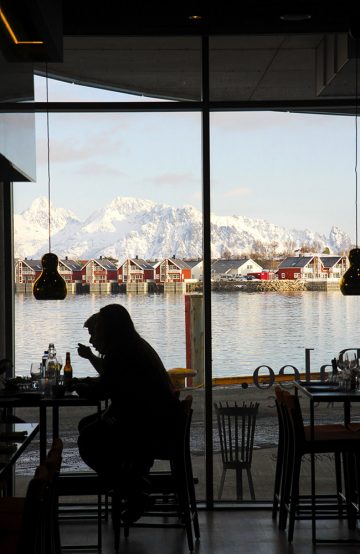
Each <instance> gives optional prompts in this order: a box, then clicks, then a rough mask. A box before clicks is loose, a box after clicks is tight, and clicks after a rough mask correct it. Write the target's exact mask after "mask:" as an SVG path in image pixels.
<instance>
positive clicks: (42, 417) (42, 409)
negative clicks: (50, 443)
mask: <svg viewBox="0 0 360 554" xmlns="http://www.w3.org/2000/svg"><path fill="white" fill-rule="evenodd" d="M46 433H47V430H46V406H42V405H40V462H42V461H43V460H45V458H46Z"/></svg>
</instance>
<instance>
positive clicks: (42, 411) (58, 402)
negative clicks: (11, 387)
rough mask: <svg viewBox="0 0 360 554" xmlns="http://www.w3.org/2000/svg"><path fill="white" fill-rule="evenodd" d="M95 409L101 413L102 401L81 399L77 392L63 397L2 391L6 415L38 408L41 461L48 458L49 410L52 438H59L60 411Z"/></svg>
mask: <svg viewBox="0 0 360 554" xmlns="http://www.w3.org/2000/svg"><path fill="white" fill-rule="evenodd" d="M80 406H90V407H94V408H95V410H96V411H97V413H98V414H99V415H100V413H101V400H98V399H88V398H82V397H80V396H79V395H78V394H77V393H76V392H69V393H65V394H64V395H63V396H61V397H59V398H58V397H55V396H53V395H48V394H44V393H43V392H39V391H29V390H18V391H0V409H3V410H4V411H5V417H6V414H11V413H12V410H13V409H14V408H25V407H31V408H38V409H39V432H40V461H43V460H44V459H45V458H46V453H47V447H48V443H47V439H48V417H47V412H48V409H51V411H52V438H53V439H54V438H56V437H59V425H60V422H59V409H60V408H61V407H63V408H66V409H68V410H71V409H74V408H77V407H80Z"/></svg>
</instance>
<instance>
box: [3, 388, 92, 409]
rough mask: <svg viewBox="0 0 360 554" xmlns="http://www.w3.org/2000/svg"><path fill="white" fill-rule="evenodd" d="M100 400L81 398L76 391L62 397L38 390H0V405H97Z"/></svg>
mask: <svg viewBox="0 0 360 554" xmlns="http://www.w3.org/2000/svg"><path fill="white" fill-rule="evenodd" d="M100 402H101V401H100V400H97V399H92V400H89V399H88V398H81V397H80V396H78V395H77V394H76V393H71V394H68V395H65V396H63V397H62V398H54V397H52V396H46V395H44V394H43V393H41V392H38V391H21V390H19V391H4V390H2V391H0V407H4V408H9V407H10V408H11V407H14V408H18V407H24V406H29V407H36V406H40V407H41V406H45V407H46V406H49V407H51V406H53V407H56V406H98V405H99V404H100Z"/></svg>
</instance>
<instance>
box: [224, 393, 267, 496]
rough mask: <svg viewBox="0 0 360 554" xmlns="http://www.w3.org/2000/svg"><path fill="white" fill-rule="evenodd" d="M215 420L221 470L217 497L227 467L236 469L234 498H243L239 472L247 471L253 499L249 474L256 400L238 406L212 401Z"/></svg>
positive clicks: (240, 473)
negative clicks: (218, 438)
mask: <svg viewBox="0 0 360 554" xmlns="http://www.w3.org/2000/svg"><path fill="white" fill-rule="evenodd" d="M214 408H215V414H216V418H217V423H218V430H219V437H220V448H221V458H222V464H223V470H222V474H221V479H220V485H219V492H218V498H219V500H220V499H221V496H222V493H223V489H224V483H225V476H226V472H227V470H228V469H232V470H234V471H235V472H236V498H237V500H243V482H242V473H243V471H246V474H247V478H248V483H249V490H250V496H251V499H252V500H255V490H254V484H253V480H252V475H251V463H252V453H253V447H254V435H255V425H256V416H257V412H258V408H259V404H258V403H255V404H254V403H250V405H248V406H246V405H245V403H244V404H243V405H242V406H238V405H237V403H236V402H235V403H234V404H233V405H230V404H229V403H228V402H227V403H226V405H222V403H221V402H219V404H217V403H216V402H215V403H214Z"/></svg>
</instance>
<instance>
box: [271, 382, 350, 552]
mask: <svg viewBox="0 0 360 554" xmlns="http://www.w3.org/2000/svg"><path fill="white" fill-rule="evenodd" d="M282 401H283V406H284V410H283V413H284V417H285V418H286V430H287V431H286V433H287V434H286V443H287V446H286V452H287V457H286V463H285V468H284V470H283V475H282V479H283V486H282V487H281V495H282V498H281V503H280V524H279V527H280V528H285V525H286V513H287V512H288V514H289V525H288V541H289V542H292V540H293V534H294V525H295V519H304V518H306V519H310V518H311V517H312V499H311V497H310V499H309V498H308V497H307V500H308V502H307V504H305V505H304V504H303V505H302V503H301V500H302V499H304V498H306V497H301V496H300V494H299V489H300V469H301V462H302V458H303V456H304V455H305V454H320V453H334V454H335V455H337V456H339V459H340V455H342V457H343V463H344V481H345V498H346V503H345V507H346V510H345V511H346V514H345V516H344V515H343V507H344V504H343V500H342V499H341V496H340V494H339V493H341V492H342V491H341V490H340V491H339V490H338V489H339V483H337V491H336V495H335V496H336V498H335V500H336V502H334V495H332V500H333V503H332V504H329V503H328V502H329V500H331V498H329V495H318V496H317V497H316V499H314V500H315V502H317V501H321V500H325V503H324V504H321V503H320V504H319V505H317V506H316V511H315V519H320V518H321V519H339V518H344V517H345V518H346V519H348V522H349V525H350V524H351V521H352V518H353V508H352V504H351V488H350V478H349V469H350V465H349V460H350V458H351V456H352V455H353V454H354V453H356V452H357V451H358V450H359V447H360V442H359V440H358V439H357V438H356V436H354V433H351V432H350V431H348V430H347V429H346V427H345V426H343V425H337V424H334V425H315V426H314V430H313V431H314V439H313V440H311V430H310V428H309V427H308V426H304V423H303V418H302V413H301V407H300V402H299V398H298V397H297V396H295V395H291V394H289V393H288V392H287V391H283V395H282Z"/></svg>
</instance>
